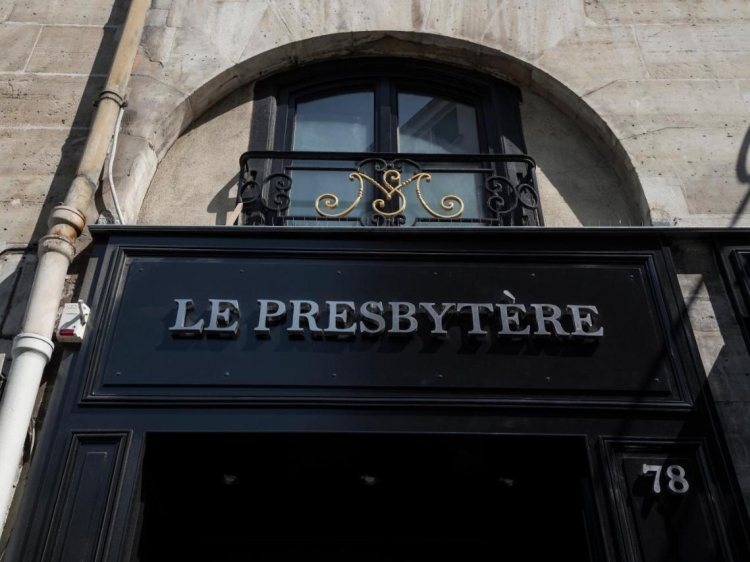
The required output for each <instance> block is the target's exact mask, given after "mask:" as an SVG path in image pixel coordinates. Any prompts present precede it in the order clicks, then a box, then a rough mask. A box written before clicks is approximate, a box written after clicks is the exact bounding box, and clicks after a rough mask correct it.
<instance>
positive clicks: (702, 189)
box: [648, 127, 749, 215]
mask: <svg viewBox="0 0 750 562" xmlns="http://www.w3.org/2000/svg"><path fill="white" fill-rule="evenodd" d="M746 132H747V130H746V128H745V127H742V128H739V127H726V128H692V127H687V128H680V127H669V128H664V129H661V130H656V131H654V132H653V133H650V134H649V135H648V136H651V137H653V141H655V142H654V144H653V150H654V152H653V155H654V156H655V157H656V158H657V161H658V162H659V163H660V167H661V170H662V171H664V170H669V169H670V168H671V169H672V170H673V171H674V172H676V173H677V175H678V176H679V178H680V181H682V185H683V187H684V190H685V196H686V198H687V201H688V208H689V209H690V212H691V213H695V214H706V213H710V214H727V215H733V214H734V213H736V212H740V211H742V202H743V200H744V198H745V196H746V194H747V191H748V187H749V185H748V179H746V178H744V177H742V176H741V175H738V170H740V169H741V168H740V163H739V162H738V157H739V156H740V155H741V154H742V152H741V150H740V149H741V145H742V141H743V138H744V137H745V134H746Z"/></svg>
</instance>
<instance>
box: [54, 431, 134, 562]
mask: <svg viewBox="0 0 750 562" xmlns="http://www.w3.org/2000/svg"><path fill="white" fill-rule="evenodd" d="M126 440H127V434H123V433H114V434H74V435H73V439H72V441H71V445H70V450H69V453H68V459H67V462H66V464H65V470H64V473H63V477H62V480H61V485H60V490H59V492H58V496H57V499H56V502H55V507H54V511H53V515H52V523H51V525H50V527H49V529H50V531H49V534H48V536H47V540H46V544H45V548H44V552H43V555H42V560H44V561H45V562H54V561H69V560H76V561H80V562H87V561H94V560H100V559H101V556H102V553H103V548H104V546H105V542H106V539H107V534H108V530H109V523H110V518H111V513H112V509H113V504H114V502H115V499H116V490H117V486H118V481H119V474H120V470H121V468H122V459H123V452H124V449H125V443H126Z"/></svg>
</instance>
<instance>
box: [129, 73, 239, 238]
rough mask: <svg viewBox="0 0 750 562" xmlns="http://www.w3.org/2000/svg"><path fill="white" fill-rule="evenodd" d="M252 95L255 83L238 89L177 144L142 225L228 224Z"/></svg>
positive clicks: (149, 197)
mask: <svg viewBox="0 0 750 562" xmlns="http://www.w3.org/2000/svg"><path fill="white" fill-rule="evenodd" d="M252 95H253V88H252V85H251V86H244V87H242V88H239V89H237V90H235V91H234V92H232V93H231V94H229V95H228V96H227V97H225V98H224V99H222V100H221V101H219V102H218V103H217V104H215V105H214V106H213V107H211V108H210V109H209V110H208V111H206V113H204V114H203V115H202V116H201V117H200V118H199V119H198V120H196V121H195V122H194V123H193V124H192V125H191V126H190V127H189V128H188V129H187V130H186V131H185V132H184V133H183V134H182V136H180V138H178V139H177V140H176V141H175V143H174V144H173V145H172V147H171V148H170V149H169V152H168V153H167V154H166V156H165V157H164V159H163V160H162V161H161V163H160V164H159V167H158V168H157V170H156V174H155V176H154V179H153V181H152V182H151V186H150V187H149V190H148V192H147V193H146V198H145V199H144V202H143V206H142V207H141V212H140V215H139V217H138V223H139V224H179V225H207V226H210V225H224V224H226V220H227V217H228V215H229V214H230V213H231V212H232V211H233V210H234V208H235V196H236V193H237V180H238V177H239V169H240V164H239V161H240V155H241V154H242V153H243V152H245V151H246V150H247V142H248V138H249V135H250V115H251V111H252Z"/></svg>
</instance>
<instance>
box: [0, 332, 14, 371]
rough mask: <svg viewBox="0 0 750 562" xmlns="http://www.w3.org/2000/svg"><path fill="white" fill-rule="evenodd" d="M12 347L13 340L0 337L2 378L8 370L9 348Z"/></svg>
mask: <svg viewBox="0 0 750 562" xmlns="http://www.w3.org/2000/svg"><path fill="white" fill-rule="evenodd" d="M12 349H13V340H9V339H7V340H6V339H0V374H2V376H3V378H5V377H7V376H8V373H9V372H10V363H11V350H12Z"/></svg>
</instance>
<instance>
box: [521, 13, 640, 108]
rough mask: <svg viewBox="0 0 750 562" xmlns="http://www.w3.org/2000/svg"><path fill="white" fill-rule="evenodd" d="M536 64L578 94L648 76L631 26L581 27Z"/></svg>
mask: <svg viewBox="0 0 750 562" xmlns="http://www.w3.org/2000/svg"><path fill="white" fill-rule="evenodd" d="M572 61H575V64H573V63H572ZM536 63H537V65H538V66H540V67H541V68H542V69H544V70H546V71H548V72H549V73H550V74H552V75H553V76H555V77H557V78H558V79H559V80H561V81H562V82H563V83H565V84H566V85H568V86H569V87H571V88H573V90H574V91H575V92H577V93H579V94H585V93H587V92H591V91H593V90H596V89H597V88H601V87H603V86H605V85H607V84H609V83H610V82H614V81H616V80H638V79H641V78H646V77H647V73H646V68H645V67H644V65H643V63H642V62H641V58H640V53H639V49H638V43H637V42H636V38H635V34H634V33H633V29H632V27H630V26H607V27H590V26H584V27H578V28H576V29H575V31H574V32H573V33H571V34H570V35H568V36H567V37H566V38H565V39H563V40H562V41H560V43H558V44H557V45H556V46H555V47H553V48H551V49H550V50H548V51H547V52H546V53H545V54H544V55H542V57H541V58H540V59H539V60H538V61H536Z"/></svg>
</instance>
